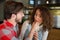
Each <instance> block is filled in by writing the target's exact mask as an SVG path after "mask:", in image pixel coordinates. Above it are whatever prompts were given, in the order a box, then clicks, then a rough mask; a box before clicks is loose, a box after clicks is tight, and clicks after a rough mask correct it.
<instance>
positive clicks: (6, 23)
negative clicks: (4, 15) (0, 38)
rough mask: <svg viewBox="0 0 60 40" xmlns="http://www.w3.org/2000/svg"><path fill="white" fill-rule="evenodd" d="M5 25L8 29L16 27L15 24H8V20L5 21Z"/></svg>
mask: <svg viewBox="0 0 60 40" xmlns="http://www.w3.org/2000/svg"><path fill="white" fill-rule="evenodd" d="M4 23H5V25H6V26H8V27H11V28H12V27H14V25H13V24H11V23H10V22H8V21H7V20H4Z"/></svg>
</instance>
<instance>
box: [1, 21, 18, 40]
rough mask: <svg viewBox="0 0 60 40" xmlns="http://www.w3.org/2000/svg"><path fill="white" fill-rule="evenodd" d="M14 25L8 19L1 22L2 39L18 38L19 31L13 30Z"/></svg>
mask: <svg viewBox="0 0 60 40" xmlns="http://www.w3.org/2000/svg"><path fill="white" fill-rule="evenodd" d="M13 27H14V26H13V25H12V24H11V23H9V22H8V21H5V22H4V23H2V24H0V40H18V38H17V37H16V36H17V33H16V32H15V31H14V30H13Z"/></svg>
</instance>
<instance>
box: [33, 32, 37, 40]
mask: <svg viewBox="0 0 60 40" xmlns="http://www.w3.org/2000/svg"><path fill="white" fill-rule="evenodd" d="M33 38H34V40H38V33H37V32H35V33H34V35H33Z"/></svg>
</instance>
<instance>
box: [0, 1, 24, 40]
mask: <svg viewBox="0 0 60 40" xmlns="http://www.w3.org/2000/svg"><path fill="white" fill-rule="evenodd" d="M23 7H24V6H23V4H22V3H20V2H15V1H7V2H6V3H5V6H4V18H5V20H4V22H3V23H2V24H0V40H19V39H18V38H17V31H18V29H16V28H17V22H21V20H22V18H23V17H24V14H23Z"/></svg>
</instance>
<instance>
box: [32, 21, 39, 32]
mask: <svg viewBox="0 0 60 40" xmlns="http://www.w3.org/2000/svg"><path fill="white" fill-rule="evenodd" d="M39 25H40V23H39V22H34V23H33V24H32V29H33V31H34V32H35V31H37V30H38V29H39Z"/></svg>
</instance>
